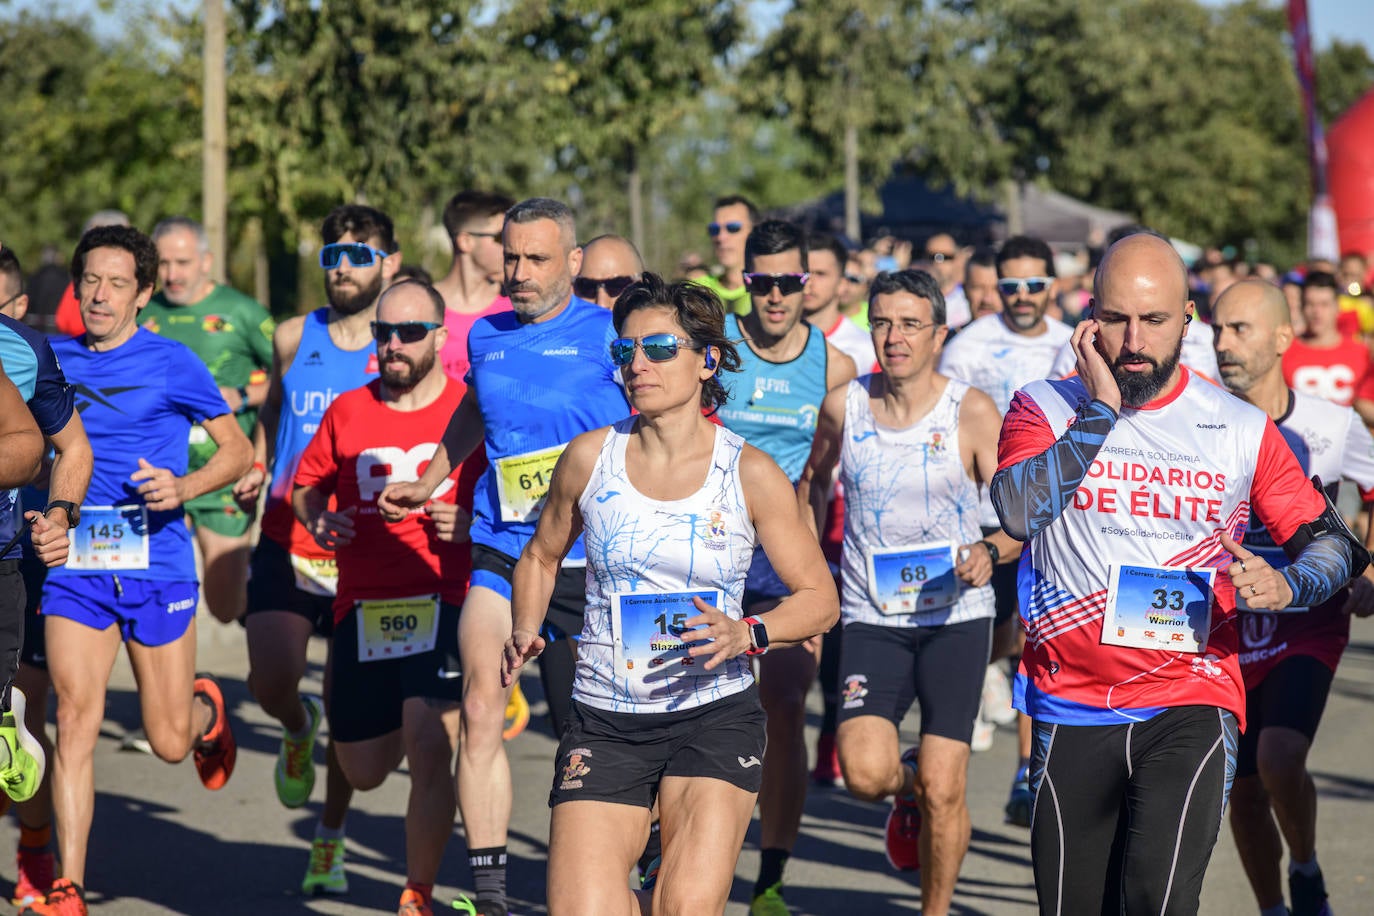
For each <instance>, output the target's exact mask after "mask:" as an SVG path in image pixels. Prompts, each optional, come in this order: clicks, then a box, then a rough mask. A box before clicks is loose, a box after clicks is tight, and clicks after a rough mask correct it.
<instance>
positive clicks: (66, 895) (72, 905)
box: [24, 878, 86, 916]
mask: <svg viewBox="0 0 1374 916" xmlns="http://www.w3.org/2000/svg"><path fill="white" fill-rule="evenodd" d="M24 912H25V913H33V914H34V916H86V897H85V895H84V894H83V893H82V891H81V886H80V885H78V884H72V882H71V881H70V880H69V879H67V878H58V879H57V880H56V881H54V882H53V886H52V889H51V890H49V891H48V893H47V896H46V897H44V898H43V899H42V900H39V901H36V902H35V903H34V904H33V905H32V906H30V907H29V908H28V909H27V910H25V911H24Z"/></svg>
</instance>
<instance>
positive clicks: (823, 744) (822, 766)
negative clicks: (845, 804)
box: [811, 734, 844, 789]
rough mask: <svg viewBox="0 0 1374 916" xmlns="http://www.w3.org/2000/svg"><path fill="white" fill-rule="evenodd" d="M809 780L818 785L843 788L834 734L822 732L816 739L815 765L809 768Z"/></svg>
mask: <svg viewBox="0 0 1374 916" xmlns="http://www.w3.org/2000/svg"><path fill="white" fill-rule="evenodd" d="M811 782H812V783H813V784H814V785H818V786H830V787H834V788H841V789H842V788H844V775H843V774H842V773H841V772H840V754H839V751H837V750H836V748H835V736H834V735H826V734H822V735H821V736H820V738H819V739H817V741H816V766H815V768H814V769H812V770H811Z"/></svg>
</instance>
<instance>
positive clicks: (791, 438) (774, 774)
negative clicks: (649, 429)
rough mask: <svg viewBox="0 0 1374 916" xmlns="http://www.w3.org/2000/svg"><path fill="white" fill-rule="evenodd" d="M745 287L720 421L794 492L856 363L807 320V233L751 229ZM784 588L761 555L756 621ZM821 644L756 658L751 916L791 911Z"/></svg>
mask: <svg viewBox="0 0 1374 916" xmlns="http://www.w3.org/2000/svg"><path fill="white" fill-rule="evenodd" d="M744 253H745V259H744V263H745V270H744V273H743V275H742V276H743V280H744V284H745V286H746V287H747V288H748V290H749V295H750V298H751V299H752V300H753V302H752V308H751V309H750V310H749V311H748V312H746V313H745V314H743V315H728V316H726V319H725V336H726V337H728V338H730V339H731V340H742V341H743V346H741V347H740V348H739V353H740V361H741V366H740V373H739V376H738V379H737V381H735V382H734V383H733V390H732V391H731V397H730V400H729V402H728V403H727V404H726V405H725V406H724V407H722V408H720V410H719V411H718V413H717V416H719V418H720V421H721V422H722V423H723V424H724V425H725V426H726V428H728V429H731V430H733V431H734V432H737V433H739V434H740V435H741V436H743V437H744V438H745V440H746V441H748V442H749V444H750V445H753V446H754V447H755V448H758V449H761V450H762V451H764V452H766V453H767V454H768V455H769V456H770V457H772V459H773V460H774V461H776V462H777V463H778V465H779V467H781V468H782V470H783V473H785V474H786V475H787V477H788V479H789V480H791V481H792V483H793V484H796V483H797V481H799V480H800V479H801V475H802V470H803V468H805V466H806V458H807V455H809V454H810V452H811V439H812V436H814V435H815V432H816V417H817V416H818V414H819V412H820V407H821V402H822V401H824V400H825V394H826V392H827V391H829V390H830V389H831V388H834V387H835V386H836V385H840V384H843V383H845V382H847V381H849V380H850V379H852V378H854V375H855V370H854V361H853V360H852V359H850V358H849V357H848V356H845V355H844V353H842V352H840V350H839V349H838V348H836V347H835V346H834V345H833V344H830V343H828V342H827V341H826V339H825V334H824V332H823V331H822V330H821V329H820V328H818V327H814V326H812V325H810V324H807V323H806V322H805V321H803V320H802V307H803V306H802V303H803V291H804V290H805V288H806V283H807V280H808V279H809V276H810V275H809V274H808V273H807V264H808V260H807V258H808V248H807V240H806V236H805V234H804V233H803V232H802V230H801V229H800V228H799V227H798V226H796V225H794V224H792V223H788V222H783V221H782V220H766V221H764V222H761V223H759V224H758V225H757V226H755V227H754V230H753V231H752V232H750V233H749V238H748V241H747V242H746V244H745V249H744ZM787 594H788V592H787V588H786V586H785V585H783V583H782V581H781V580H780V579H779V578H778V576H777V574H776V573H775V572H774V571H773V568H772V567H771V566H770V565H769V564H768V558H767V557H766V556H764V555H763V553H762V552H760V553H757V554H755V557H754V563H753V565H752V566H751V567H750V569H749V580H748V582H747V584H746V585H745V592H744V606H745V610H746V612H747V613H748V614H750V615H758V614H762V613H765V612H767V611H769V610H771V609H772V608H774V607H776V606H777V604H778V602H779V601H780V600H782V599H783V598H784V597H786V596H787ZM820 650H821V640H820V638H819V637H817V638H815V639H811V640H808V641H807V642H806V643H804V644H802V645H800V646H794V647H792V648H790V649H783V650H780V651H777V652H770V653H768V654H767V655H766V656H763V657H762V658H760V659H759V683H760V690H759V698H760V700H761V701H762V702H763V708H764V710H765V711H766V712H767V713H768V751H767V753H766V754H765V755H764V759H763V787H762V789H761V790H760V792H759V810H760V816H761V820H762V836H761V839H760V851H761V861H760V866H759V877H758V880H757V881H756V882H755V884H754V891H753V895H752V898H753V899H752V902H751V904H750V912H751V913H752V914H753V916H773V914H779V916H781V914H783V913H786V912H787V905H786V903H784V902H783V899H782V873H783V868H784V866H785V865H786V864H787V859H788V857H789V856H790V855H791V854H792V847H793V846H794V845H795V844H796V841H797V833H798V832H799V831H800V829H801V815H802V807H803V806H804V804H805V802H806V785H807V763H806V758H807V752H806V740H805V734H804V732H803V726H804V724H805V720H806V694H807V692H808V691H809V690H810V689H811V683H812V681H814V680H815V679H816V666H817V662H818V660H819V656H820Z"/></svg>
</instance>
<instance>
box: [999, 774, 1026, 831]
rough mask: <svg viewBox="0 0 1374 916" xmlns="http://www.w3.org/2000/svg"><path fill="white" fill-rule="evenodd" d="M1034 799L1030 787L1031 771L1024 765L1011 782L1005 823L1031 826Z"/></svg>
mask: <svg viewBox="0 0 1374 916" xmlns="http://www.w3.org/2000/svg"><path fill="white" fill-rule="evenodd" d="M1032 804H1033V799H1032V798H1031V789H1030V772H1029V771H1028V770H1027V769H1026V768H1025V767H1022V768H1021V769H1020V770H1018V771H1017V773H1016V778H1015V779H1014V780H1012V783H1011V796H1010V797H1008V798H1007V805H1006V808H1005V809H1003V810H1005V811H1006V819H1005V823H1008V824H1012V825H1013V826H1016V827H1029V826H1030V825H1031V809H1032Z"/></svg>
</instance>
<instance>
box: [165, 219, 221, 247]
mask: <svg viewBox="0 0 1374 916" xmlns="http://www.w3.org/2000/svg"><path fill="white" fill-rule="evenodd" d="M178 229H184V230H186V231H187V232H189V233H191V234H192V235H194V236H195V237H196V250H197V251H199V252H200V253H201V254H209V252H210V237H209V236H208V235H206V234H205V227H204V226H202V225H201V224H200V223H198V222H196V221H195V220H193V219H191V217H189V216H169V217H167V218H166V219H164V220H163V221H162V222H160V223H158V224H157V225H156V226H154V227H153V241H154V242H157V241H160V240H161V239H162V237H163V236H164V235H170V234H171V233H173V232H176V231H177V230H178Z"/></svg>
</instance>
